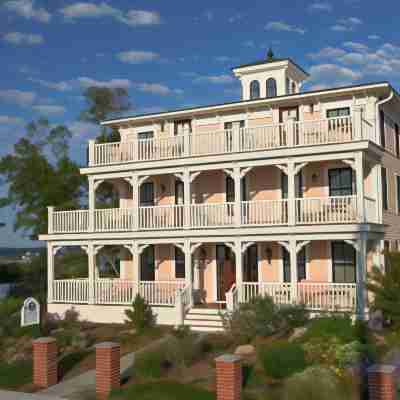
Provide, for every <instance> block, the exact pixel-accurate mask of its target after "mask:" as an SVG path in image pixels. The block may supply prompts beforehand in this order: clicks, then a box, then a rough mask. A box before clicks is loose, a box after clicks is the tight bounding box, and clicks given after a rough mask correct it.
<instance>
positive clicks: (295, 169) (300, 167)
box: [294, 161, 308, 175]
mask: <svg viewBox="0 0 400 400" xmlns="http://www.w3.org/2000/svg"><path fill="white" fill-rule="evenodd" d="M307 164H308V161H306V162H302V163H300V164H298V165H295V167H294V174H295V175H297V174H298V173H299V172H300V171H301V170H302V169H303V168H304V167H305V166H306V165H307Z"/></svg>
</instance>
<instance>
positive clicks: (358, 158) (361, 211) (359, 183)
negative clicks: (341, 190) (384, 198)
mask: <svg viewBox="0 0 400 400" xmlns="http://www.w3.org/2000/svg"><path fill="white" fill-rule="evenodd" d="M354 167H355V170H356V188H357V216H358V221H359V222H361V223H363V222H365V204H364V166H363V153H362V152H361V151H360V152H358V153H356V154H355V157H354Z"/></svg>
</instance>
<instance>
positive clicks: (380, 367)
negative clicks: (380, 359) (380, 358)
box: [367, 364, 397, 374]
mask: <svg viewBox="0 0 400 400" xmlns="http://www.w3.org/2000/svg"><path fill="white" fill-rule="evenodd" d="M396 369H397V367H395V366H394V365H390V364H374V365H372V366H371V367H369V368H368V369H367V372H368V373H369V374H371V373H377V372H378V373H382V374H392V373H394V372H395V371H396Z"/></svg>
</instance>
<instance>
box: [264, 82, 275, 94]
mask: <svg viewBox="0 0 400 400" xmlns="http://www.w3.org/2000/svg"><path fill="white" fill-rule="evenodd" d="M266 85H267V91H266V93H267V97H275V96H276V80H275V79H274V78H269V79H267V84H266Z"/></svg>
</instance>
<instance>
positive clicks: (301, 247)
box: [296, 240, 311, 253]
mask: <svg viewBox="0 0 400 400" xmlns="http://www.w3.org/2000/svg"><path fill="white" fill-rule="evenodd" d="M310 242H311V240H304V241H302V242H299V243H297V245H296V253H298V252H299V251H301V249H303V248H304V247H305V246H307V245H308V244H309V243H310Z"/></svg>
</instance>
